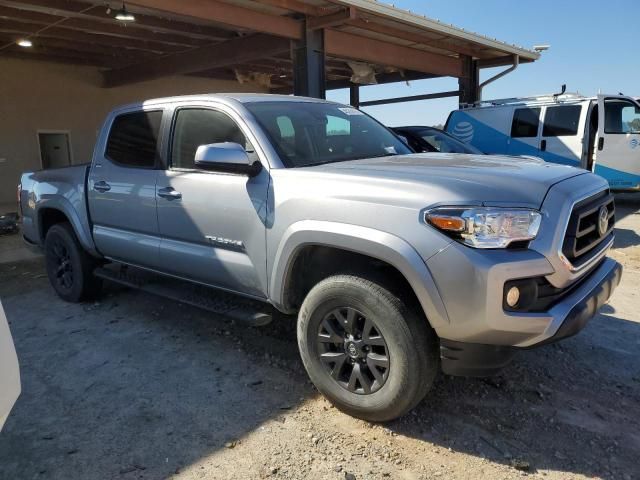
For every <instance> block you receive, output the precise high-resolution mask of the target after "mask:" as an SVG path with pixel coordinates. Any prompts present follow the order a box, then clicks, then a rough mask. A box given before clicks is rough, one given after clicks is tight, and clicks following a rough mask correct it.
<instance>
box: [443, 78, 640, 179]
mask: <svg viewBox="0 0 640 480" xmlns="http://www.w3.org/2000/svg"><path fill="white" fill-rule="evenodd" d="M563 90H564V89H563ZM602 111H604V112H605V114H604V115H599V114H598V112H602ZM445 130H446V131H447V132H449V133H451V134H453V135H455V136H456V137H458V138H460V139H461V140H462V141H464V142H466V143H470V144H471V145H473V146H474V147H477V148H479V149H480V150H482V151H483V152H484V153H497V154H507V155H533V156H537V157H540V158H543V159H544V160H546V161H547V162H553V163H562V164H565V165H571V166H574V167H575V166H578V167H582V168H585V169H587V170H591V171H593V172H594V173H597V174H598V175H601V176H602V177H604V178H605V179H607V181H608V182H609V185H610V186H611V189H612V190H617V191H622V190H640V104H639V103H638V101H637V100H635V99H633V98H632V97H627V96H624V95H598V96H597V97H584V96H581V95H578V94H565V93H560V94H556V95H545V96H539V97H527V98H508V99H503V100H489V101H482V102H479V103H477V104H474V105H472V106H469V107H466V108H463V109H461V110H454V111H453V112H451V114H450V115H449V118H448V119H447V124H446V126H445Z"/></svg>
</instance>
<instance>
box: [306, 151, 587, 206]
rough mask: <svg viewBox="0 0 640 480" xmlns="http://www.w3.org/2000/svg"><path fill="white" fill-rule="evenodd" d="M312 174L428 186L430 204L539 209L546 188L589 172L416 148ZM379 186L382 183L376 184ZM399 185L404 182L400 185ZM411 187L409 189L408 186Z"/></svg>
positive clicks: (516, 159) (530, 161) (327, 167)
mask: <svg viewBox="0 0 640 480" xmlns="http://www.w3.org/2000/svg"><path fill="white" fill-rule="evenodd" d="M306 169H309V170H313V171H314V172H316V173H321V172H324V173H327V174H340V176H344V175H347V176H355V177H358V178H357V180H356V179H354V182H366V181H367V179H369V180H370V181H371V182H373V183H379V182H380V183H384V184H385V186H387V187H388V186H389V185H388V182H393V183H396V184H397V183H406V184H407V188H409V185H408V184H412V186H418V187H423V188H424V187H427V188H428V190H427V191H426V192H425V193H427V192H428V197H429V198H431V199H434V198H437V199H438V201H437V202H435V203H433V205H438V204H439V205H444V204H449V205H462V204H466V205H487V206H501V205H509V206H524V207H530V208H539V207H540V205H541V204H542V201H543V200H544V197H545V195H546V194H547V191H548V190H549V188H550V187H551V186H552V185H554V184H556V183H558V182H560V181H562V180H566V179H568V178H571V177H575V176H578V175H584V174H586V173H587V172H586V171H585V170H581V169H578V168H573V167H569V166H565V165H556V164H552V163H546V162H544V161H542V160H536V159H535V158H523V157H511V156H505V155H469V154H452V153H451V154H450V153H419V154H412V155H395V156H388V157H377V158H370V159H362V160H352V161H347V162H337V163H331V164H326V165H318V166H315V167H306V168H305V170H306ZM380 186H382V185H380ZM398 187H399V188H402V186H400V185H399V186H398ZM411 190H413V189H411Z"/></svg>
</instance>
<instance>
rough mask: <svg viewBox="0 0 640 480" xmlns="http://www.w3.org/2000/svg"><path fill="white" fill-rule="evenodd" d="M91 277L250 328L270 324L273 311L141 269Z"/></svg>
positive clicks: (115, 268) (119, 268)
mask: <svg viewBox="0 0 640 480" xmlns="http://www.w3.org/2000/svg"><path fill="white" fill-rule="evenodd" d="M93 274H94V275H95V276H96V277H99V278H102V279H104V280H108V281H111V282H115V283H119V284H120V285H124V286H126V287H130V288H136V289H139V290H142V291H145V292H147V293H151V294H153V295H158V296H160V297H165V298H168V299H170V300H175V301H177V302H181V303H185V304H187V305H192V306H194V307H198V308H202V309H204V310H208V311H210V312H213V313H215V314H218V315H223V316H225V317H228V318H231V319H233V320H235V321H237V322H239V323H243V324H245V325H248V326H251V327H261V326H263V325H267V324H269V323H271V320H272V314H271V312H272V308H273V307H271V306H270V305H268V304H265V303H262V302H259V301H257V300H251V299H247V298H244V297H241V296H239V295H234V294H232V293H227V292H223V291H221V290H216V289H214V288H210V287H206V286H204V285H198V284H195V283H192V282H188V281H186V280H180V279H177V278H172V277H168V276H165V275H160V274H157V273H153V272H149V271H147V270H144V269H141V268H136V267H132V266H128V265H117V264H116V265H113V264H112V265H106V266H104V267H100V268H97V269H96V270H94V272H93Z"/></svg>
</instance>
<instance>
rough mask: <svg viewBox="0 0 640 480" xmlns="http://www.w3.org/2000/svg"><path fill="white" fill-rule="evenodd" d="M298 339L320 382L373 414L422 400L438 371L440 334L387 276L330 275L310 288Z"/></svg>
mask: <svg viewBox="0 0 640 480" xmlns="http://www.w3.org/2000/svg"><path fill="white" fill-rule="evenodd" d="M298 345H299V347H300V354H301V356H302V361H303V363H304V365H305V368H306V369H307V372H308V374H309V377H310V378H311V380H312V381H313V383H314V384H315V386H316V387H317V388H318V390H319V391H320V392H321V393H322V394H324V395H325V396H326V397H327V398H328V399H329V400H330V401H331V402H333V403H334V404H335V405H336V406H337V407H338V408H340V409H341V410H343V411H344V412H346V413H348V414H350V415H353V416H355V417H358V418H362V419H365V420H370V421H386V420H391V419H393V418H396V417H399V416H401V415H403V414H404V413H406V412H407V411H409V410H410V409H411V408H413V407H415V406H416V405H417V404H418V403H419V402H420V401H421V400H422V399H423V398H424V396H425V394H426V392H427V391H428V389H429V387H430V386H431V384H432V383H433V380H434V378H435V376H436V373H437V371H438V354H437V353H438V350H437V342H436V337H435V333H434V332H433V330H431V328H430V327H429V325H428V323H427V321H426V320H425V318H424V317H423V316H422V315H418V314H417V313H416V312H415V311H414V310H411V309H410V308H408V306H407V304H406V302H404V301H403V300H401V299H399V298H398V297H396V296H395V295H393V294H392V293H391V292H390V291H389V290H387V289H386V288H384V287H383V286H381V285H380V284H377V283H374V282H372V281H370V280H367V279H364V278H361V277H356V276H351V275H337V276H334V277H329V278H327V279H325V280H323V281H322V282H320V283H318V284H317V285H316V286H315V287H314V288H313V289H312V290H311V291H310V292H309V294H308V295H307V297H306V299H305V301H304V303H303V305H302V307H301V309H300V314H299V317H298Z"/></svg>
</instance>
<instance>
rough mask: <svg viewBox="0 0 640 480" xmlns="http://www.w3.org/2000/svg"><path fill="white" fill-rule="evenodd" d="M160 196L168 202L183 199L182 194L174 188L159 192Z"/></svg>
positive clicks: (166, 188)
mask: <svg viewBox="0 0 640 480" xmlns="http://www.w3.org/2000/svg"><path fill="white" fill-rule="evenodd" d="M158 196H159V197H162V198H166V199H167V200H179V199H180V198H182V193H180V192H178V191H177V190H174V189H173V187H165V188H161V189H160V190H158Z"/></svg>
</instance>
